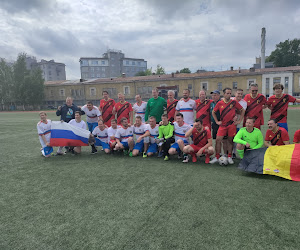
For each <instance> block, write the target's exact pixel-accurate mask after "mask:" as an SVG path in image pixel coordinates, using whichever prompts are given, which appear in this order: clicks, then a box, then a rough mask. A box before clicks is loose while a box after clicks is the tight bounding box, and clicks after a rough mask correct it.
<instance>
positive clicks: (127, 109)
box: [113, 93, 133, 126]
mask: <svg viewBox="0 0 300 250" xmlns="http://www.w3.org/2000/svg"><path fill="white" fill-rule="evenodd" d="M118 97H119V102H117V103H116V104H115V107H114V109H113V114H117V121H118V125H122V122H121V119H122V118H124V117H125V118H126V119H127V122H129V124H130V126H131V125H132V124H133V123H132V122H133V110H132V106H131V103H129V102H127V101H125V97H124V95H123V94H122V93H119V94H118Z"/></svg>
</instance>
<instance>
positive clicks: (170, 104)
mask: <svg viewBox="0 0 300 250" xmlns="http://www.w3.org/2000/svg"><path fill="white" fill-rule="evenodd" d="M177 102H178V100H176V99H175V92H174V91H173V90H169V91H168V100H167V114H168V120H169V122H174V116H175V112H176V105H177Z"/></svg>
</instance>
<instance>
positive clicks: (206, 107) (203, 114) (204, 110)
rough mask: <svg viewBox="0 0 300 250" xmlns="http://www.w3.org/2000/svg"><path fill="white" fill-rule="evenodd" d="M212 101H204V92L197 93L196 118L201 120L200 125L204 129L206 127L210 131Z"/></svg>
mask: <svg viewBox="0 0 300 250" xmlns="http://www.w3.org/2000/svg"><path fill="white" fill-rule="evenodd" d="M212 102H213V101H212V100H207V99H206V92H205V91H204V90H201V91H200V92H199V99H198V100H196V118H197V119H201V120H202V123H203V124H201V125H202V126H203V127H204V128H205V127H207V128H208V129H209V131H211V119H210V104H211V103H212Z"/></svg>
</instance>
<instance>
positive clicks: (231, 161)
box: [227, 157, 234, 165]
mask: <svg viewBox="0 0 300 250" xmlns="http://www.w3.org/2000/svg"><path fill="white" fill-rule="evenodd" d="M227 161H228V163H229V164H231V165H232V164H234V161H233V160H232V158H231V157H228V158H227Z"/></svg>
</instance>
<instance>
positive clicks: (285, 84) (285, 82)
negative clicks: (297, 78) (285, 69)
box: [284, 77, 289, 91]
mask: <svg viewBox="0 0 300 250" xmlns="http://www.w3.org/2000/svg"><path fill="white" fill-rule="evenodd" d="M284 88H285V89H286V91H287V90H288V89H289V77H285V78H284Z"/></svg>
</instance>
